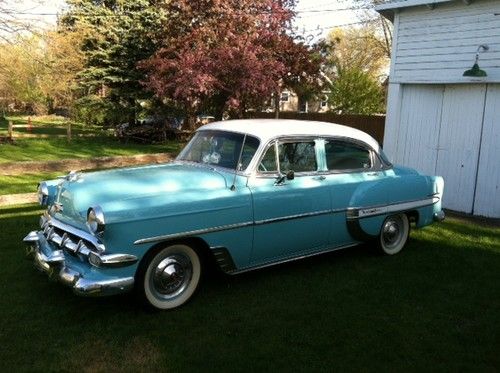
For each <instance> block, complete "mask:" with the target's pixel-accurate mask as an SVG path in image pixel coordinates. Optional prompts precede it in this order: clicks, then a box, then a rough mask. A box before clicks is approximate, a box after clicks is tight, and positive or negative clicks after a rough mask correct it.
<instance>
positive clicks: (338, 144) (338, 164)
mask: <svg viewBox="0 0 500 373" xmlns="http://www.w3.org/2000/svg"><path fill="white" fill-rule="evenodd" d="M325 156H326V165H327V168H328V170H332V171H342V170H358V169H359V170H367V169H370V168H371V167H372V159H371V155H370V151H369V150H368V149H367V148H365V147H364V146H362V145H359V144H356V143H351V142H348V141H342V140H329V141H326V143H325Z"/></svg>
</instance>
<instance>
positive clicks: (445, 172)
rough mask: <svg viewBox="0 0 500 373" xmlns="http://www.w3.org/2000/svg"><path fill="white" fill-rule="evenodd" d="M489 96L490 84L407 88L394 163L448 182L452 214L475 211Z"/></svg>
mask: <svg viewBox="0 0 500 373" xmlns="http://www.w3.org/2000/svg"><path fill="white" fill-rule="evenodd" d="M485 96H486V85H485V84H467V85H465V84H457V85H404V86H403V91H402V106H401V114H400V115H401V117H400V121H399V122H400V126H399V129H398V132H397V134H393V135H395V136H396V137H397V139H396V146H395V149H394V150H395V151H394V150H393V152H394V154H392V156H393V159H394V161H395V162H396V163H400V164H403V165H407V166H410V167H413V168H415V169H417V170H419V171H420V172H422V173H425V174H431V175H441V176H443V177H444V179H445V193H444V199H443V204H444V206H445V207H446V208H448V209H452V210H456V211H463V212H467V213H471V212H472V210H473V206H474V193H475V188H476V176H477V165H478V160H479V149H480V141H481V128H482V124H483V115H484V108H485ZM389 136H391V135H389Z"/></svg>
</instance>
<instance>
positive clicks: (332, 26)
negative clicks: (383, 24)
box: [302, 18, 378, 33]
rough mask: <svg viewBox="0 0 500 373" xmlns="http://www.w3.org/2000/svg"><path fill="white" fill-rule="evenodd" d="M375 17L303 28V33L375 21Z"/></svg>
mask: <svg viewBox="0 0 500 373" xmlns="http://www.w3.org/2000/svg"><path fill="white" fill-rule="evenodd" d="M377 20H378V19H377V18H372V19H367V20H365V21H358V22H349V23H342V24H337V25H331V26H322V27H317V28H313V29H309V30H303V31H302V32H303V33H306V32H313V31H324V30H330V29H333V28H336V27H346V26H354V25H361V24H364V23H367V22H375V21H377Z"/></svg>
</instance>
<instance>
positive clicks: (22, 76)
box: [0, 31, 82, 114]
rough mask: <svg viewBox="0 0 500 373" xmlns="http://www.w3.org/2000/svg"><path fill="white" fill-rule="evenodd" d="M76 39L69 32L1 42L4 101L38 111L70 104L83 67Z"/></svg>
mask: <svg viewBox="0 0 500 373" xmlns="http://www.w3.org/2000/svg"><path fill="white" fill-rule="evenodd" d="M78 45H79V38H78V36H77V35H75V34H73V33H70V32H64V33H61V32H56V31H46V32H44V33H42V34H37V35H29V34H28V35H22V36H17V37H15V38H14V39H10V40H9V42H4V43H2V44H0V95H1V96H2V98H3V100H2V101H3V103H4V104H7V105H8V104H16V106H17V107H18V108H21V109H24V110H27V111H33V112H35V113H38V114H46V113H50V112H51V110H52V109H53V108H54V107H61V106H66V107H68V106H70V105H71V103H72V101H73V89H74V86H75V81H76V74H77V73H78V71H80V70H81V68H82V58H81V54H80V52H79V48H78Z"/></svg>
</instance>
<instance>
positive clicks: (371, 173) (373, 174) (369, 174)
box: [367, 172, 379, 176]
mask: <svg viewBox="0 0 500 373" xmlns="http://www.w3.org/2000/svg"><path fill="white" fill-rule="evenodd" d="M367 175H368V176H378V175H379V173H378V172H368V173H367Z"/></svg>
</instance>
